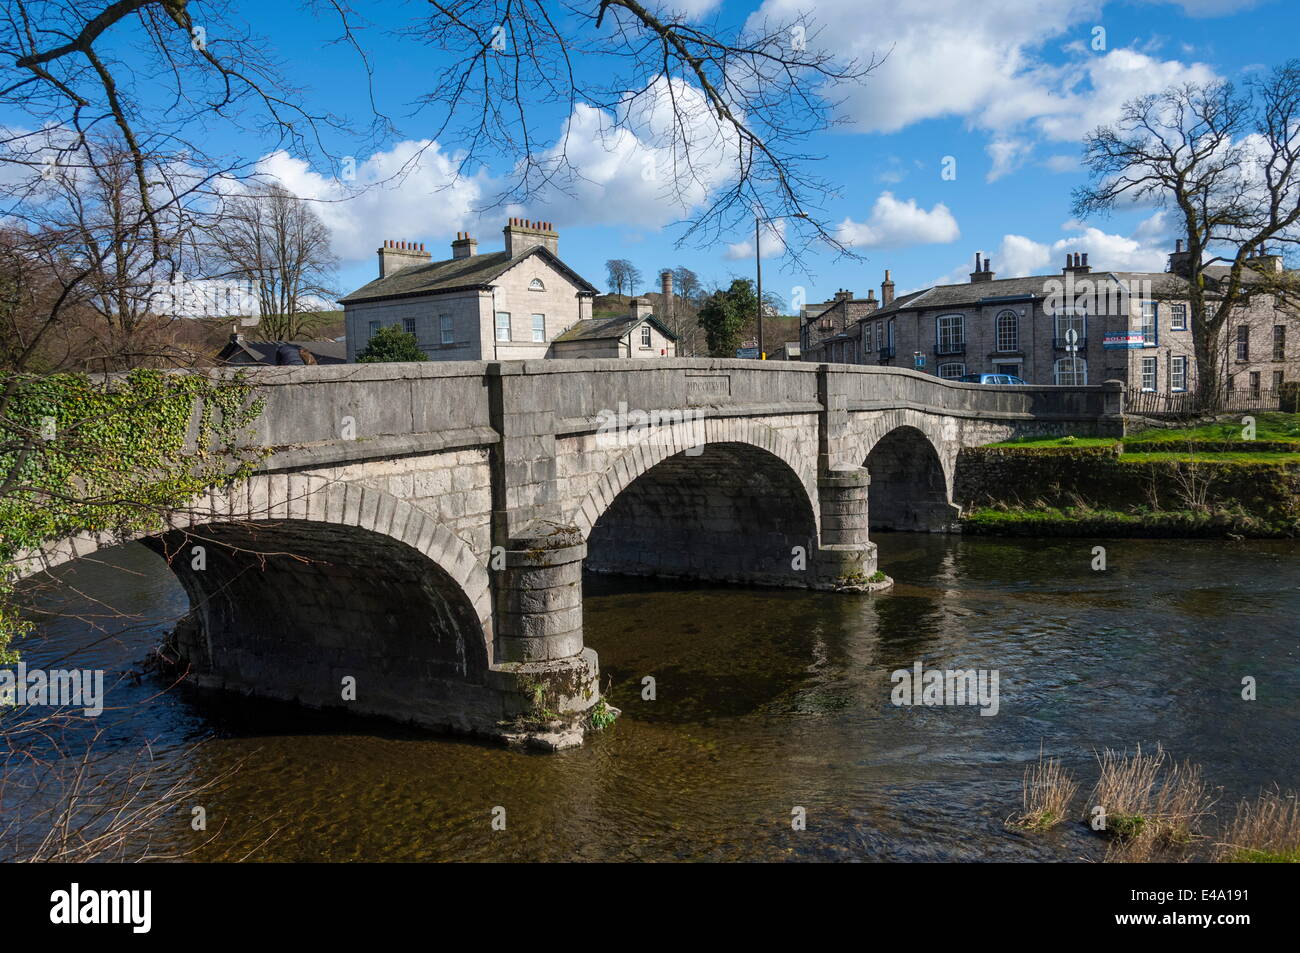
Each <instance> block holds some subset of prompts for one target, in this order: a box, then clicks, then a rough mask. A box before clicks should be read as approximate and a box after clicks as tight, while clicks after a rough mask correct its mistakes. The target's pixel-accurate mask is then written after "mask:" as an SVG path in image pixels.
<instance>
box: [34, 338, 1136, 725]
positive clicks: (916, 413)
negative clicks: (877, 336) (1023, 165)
mask: <svg viewBox="0 0 1300 953" xmlns="http://www.w3.org/2000/svg"><path fill="white" fill-rule="evenodd" d="M253 380H254V382H255V383H256V385H257V386H258V388H259V389H260V392H261V394H262V395H263V397H264V398H265V401H266V409H265V411H264V413H263V414H262V417H261V419H260V421H259V423H258V427H259V431H258V433H257V436H256V441H257V443H258V444H259V445H260V446H261V447H264V448H265V449H266V450H267V451H268V455H267V457H266V458H265V462H264V465H263V467H262V469H261V471H260V472H259V473H258V474H257V475H256V476H254V477H253V478H252V479H251V480H249V481H247V482H246V483H244V484H240V485H238V486H236V487H234V488H233V489H229V490H224V491H213V492H212V493H211V494H210V495H209V496H208V497H206V498H205V499H203V500H200V501H198V502H197V503H196V504H195V505H194V506H193V507H191V508H190V509H189V510H187V511H186V512H185V513H182V514H178V515H177V516H176V517H175V518H174V519H173V520H172V521H171V523H170V524H169V526H170V528H169V529H167V530H166V531H164V532H161V533H159V534H158V535H155V536H151V537H148V538H146V539H145V542H146V544H147V545H149V546H151V547H152V548H153V549H154V550H155V551H157V552H159V553H161V554H163V555H164V556H165V557H166V558H167V559H168V563H169V565H170V567H171V569H172V570H173V571H174V572H175V573H176V575H177V576H178V578H179V579H180V581H181V583H182V584H183V585H184V587H185V589H186V591H187V592H188V594H189V597H190V600H191V603H192V610H191V613H190V616H189V617H188V619H187V620H186V622H185V623H183V624H182V625H181V626H180V627H179V628H178V630H177V641H178V646H179V649H180V651H181V653H182V655H183V657H184V659H185V661H186V662H187V663H188V665H189V671H190V677H191V679H192V681H193V682H195V683H197V684H198V685H200V686H207V687H214V688H222V689H233V690H237V691H242V692H246V693H252V694H258V695H262V696H269V697H275V698H281V699H287V700H293V701H298V702H301V703H304V704H308V705H313V706H328V707H336V706H341V707H346V708H348V709H350V710H352V711H356V712H361V713H368V714H380V715H385V716H389V717H394V718H398V719H402V720H408V721H413V722H416V723H420V724H425V725H430V726H437V727H441V728H449V729H453V730H459V731H466V732H475V733H481V734H489V735H496V736H503V737H506V738H508V739H512V740H528V741H532V742H534V743H537V744H540V745H542V746H545V747H559V746H564V745H568V744H574V743H577V742H579V741H580V740H581V737H582V730H583V725H584V724H585V723H586V721H587V715H588V714H589V711H590V709H591V708H592V707H593V706H594V705H596V704H597V703H598V702H599V689H598V682H597V663H596V654H595V652H594V651H593V650H592V649H591V648H588V647H586V646H585V645H584V644H583V633H582V573H583V571H584V569H585V570H588V571H594V572H612V573H628V574H637V575H653V576H664V577H680V578H690V579H706V580H720V581H725V582H730V583H740V584H751V585H768V586H797V587H808V588H826V589H850V590H857V591H861V590H862V589H864V588H870V587H871V585H872V582H873V574H875V573H876V571H877V566H876V547H875V545H874V544H873V543H872V542H871V541H870V538H869V531H870V530H872V529H877V528H885V529H904V530H930V531H943V530H945V529H948V528H950V527H952V525H953V522H954V520H955V518H956V517H957V515H958V510H957V507H956V506H954V504H953V502H952V486H953V471H954V468H955V465H956V459H957V453H958V451H959V450H960V449H961V448H962V447H964V446H972V445H978V444H984V443H990V442H993V441H997V440H1003V439H1006V438H1008V437H1012V436H1021V435H1026V436H1027V435H1046V434H1055V433H1062V432H1072V433H1079V434H1120V433H1122V429H1123V423H1122V420H1123V418H1122V406H1121V399H1122V398H1121V393H1122V391H1121V388H1120V385H1119V384H1117V383H1108V384H1106V385H1102V386H1093V387H1079V388H1064V387H1016V388H1013V387H988V386H980V385H974V384H958V383H949V382H945V381H941V380H939V379H937V378H935V377H932V376H929V375H925V374H919V373H915V372H913V371H908V370H892V369H885V368H875V367H853V366H840V365H813V364H797V363H779V362H763V363H760V362H755V361H732V360H675V361H660V362H654V361H644V362H642V361H617V360H587V361H557V360H549V361H535V362H533V361H528V362H510V363H480V362H465V363H422V364H375V365H346V366H333V367H308V368H303V367H298V368H263V369H258V370H256V371H254V372H253ZM122 541H123V540H121V539H118V538H102V537H94V538H91V537H84V538H77V539H72V540H66V541H64V542H63V543H61V544H59V545H57V546H52V547H50V548H49V549H48V550H47V551H45V552H42V553H39V554H33V555H32V556H30V557H29V558H28V560H27V561H26V563H25V565H24V572H26V573H31V572H35V571H39V570H41V569H46V568H50V567H52V566H54V565H57V564H58V563H60V562H63V561H66V560H67V559H70V558H73V557H76V556H81V555H85V554H87V553H89V552H91V551H93V550H95V549H97V548H99V547H101V546H106V545H116V544H119V543H121V542H122ZM195 547H202V554H203V558H202V559H196V558H194V554H196V553H197V552H199V551H198V550H195ZM876 584H877V585H880V584H887V578H886V579H885V580H884V582H883V583H882V582H881V581H880V580H879V578H878V577H877V578H876ZM349 683H350V684H352V685H354V688H353V689H351V690H349V689H348V687H347V686H348V684H349Z"/></svg>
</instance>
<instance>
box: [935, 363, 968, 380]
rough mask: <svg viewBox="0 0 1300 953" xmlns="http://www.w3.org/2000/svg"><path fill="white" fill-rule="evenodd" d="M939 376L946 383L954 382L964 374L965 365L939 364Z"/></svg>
mask: <svg viewBox="0 0 1300 953" xmlns="http://www.w3.org/2000/svg"><path fill="white" fill-rule="evenodd" d="M938 373H939V376H940V377H942V378H943V379H944V380H946V381H955V380H956V379H957V378H959V377H961V376H962V375H963V374H965V373H966V365H965V364H940V365H939V369H938Z"/></svg>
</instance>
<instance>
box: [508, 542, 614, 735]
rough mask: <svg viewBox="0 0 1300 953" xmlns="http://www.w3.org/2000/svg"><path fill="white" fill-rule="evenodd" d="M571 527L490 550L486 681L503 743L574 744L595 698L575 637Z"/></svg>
mask: <svg viewBox="0 0 1300 953" xmlns="http://www.w3.org/2000/svg"><path fill="white" fill-rule="evenodd" d="M586 555H587V546H586V544H585V543H584V542H583V540H582V537H581V535H580V534H578V533H577V532H576V531H575V530H572V529H565V528H560V529H555V530H553V531H551V532H549V533H547V534H546V535H541V534H538V535H533V536H529V537H525V538H522V539H515V540H512V541H511V544H510V546H509V548H506V549H504V550H503V551H502V552H499V553H497V554H495V555H494V557H493V559H494V564H493V567H492V568H493V569H494V573H493V578H494V581H495V587H496V606H497V615H496V618H497V626H496V642H495V646H494V649H495V651H494V656H495V664H494V665H493V666H492V671H491V673H490V675H489V684H490V685H491V686H492V687H494V688H496V689H497V690H498V691H500V692H502V694H503V698H502V703H503V706H504V710H505V715H506V722H505V724H504V725H503V726H502V728H503V730H502V734H503V736H504V737H506V738H507V740H511V741H522V742H526V743H529V744H533V745H536V746H540V747H545V748H551V749H555V748H565V747H570V746H572V745H576V744H581V742H582V737H583V733H584V726H585V723H586V719H587V712H588V710H589V709H590V708H591V707H592V706H593V705H595V704H596V703H597V702H598V701H599V700H600V686H599V671H600V670H599V664H598V662H597V659H596V653H595V651H593V650H592V649H588V648H585V647H584V646H583V642H582V562H583V560H584V559H585V558H586Z"/></svg>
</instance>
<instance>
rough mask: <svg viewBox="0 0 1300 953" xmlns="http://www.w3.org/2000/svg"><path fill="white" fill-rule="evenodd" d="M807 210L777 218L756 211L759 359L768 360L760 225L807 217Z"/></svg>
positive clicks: (755, 250)
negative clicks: (764, 330) (764, 320)
mask: <svg viewBox="0 0 1300 953" xmlns="http://www.w3.org/2000/svg"><path fill="white" fill-rule="evenodd" d="M807 217H808V215H807V214H806V213H805V212H796V213H795V214H794V215H778V216H777V217H776V218H759V217H758V213H757V212H756V213H754V275H755V277H757V279H758V281H757V282H756V284H757V291H758V359H759V360H760V361H766V360H767V351H765V350H764V349H763V249H762V248H760V247H759V244H758V227H759V225H760V224H762V223H766V224H768V225H771V224H772V223H773V222H780V221H783V220H784V219H787V218H807Z"/></svg>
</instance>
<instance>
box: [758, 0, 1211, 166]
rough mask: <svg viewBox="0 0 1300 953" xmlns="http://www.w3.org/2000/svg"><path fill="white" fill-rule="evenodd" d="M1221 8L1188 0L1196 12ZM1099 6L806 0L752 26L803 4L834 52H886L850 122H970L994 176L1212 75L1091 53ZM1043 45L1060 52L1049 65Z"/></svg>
mask: <svg viewBox="0 0 1300 953" xmlns="http://www.w3.org/2000/svg"><path fill="white" fill-rule="evenodd" d="M1216 5H1219V4H1217V3H1216V2H1215V0H1200V2H1197V0H1185V6H1187V7H1191V8H1196V9H1198V10H1200V9H1205V10H1208V9H1209V8H1210V7H1211V6H1216ZM1104 6H1105V2H1104V0H999V2H998V3H994V4H988V3H977V2H971V0H915V2H911V3H906V4H900V3H897V2H896V0H818V2H817V3H816V5H815V7H810V5H809V3H808V0H765V2H764V3H763V5H762V7H761V8H760V9H759V11H758V12H757V13H756V14H754V17H753V18H751V22H756V21H757V20H758V19H760V18H767V19H768V20H771V21H777V20H781V19H789V18H791V17H793V16H794V15H796V14H797V13H798V12H799V11H800V10H804V9H807V10H809V11H810V12H811V14H812V16H813V17H814V18H815V21H816V23H817V24H818V25H819V26H820V27H821V28H822V33H821V37H822V39H823V41H824V40H825V39H826V38H827V37H832V38H834V39H833V45H832V46H831V50H830V51H831V52H833V53H837V54H839V55H842V56H846V57H847V56H853V57H856V58H857V59H858V60H859V61H868V60H870V59H871V58H872V57H877V58H878V57H879V56H881V55H883V54H886V53H888V57H887V58H886V59H885V61H884V63H883V64H882V65H880V66H879V67H878V68H877V69H876V70H875V71H874V72H873V73H872V74H871V75H870V76H869V77H868V78H867V79H866V80H865V82H864V83H862V84H861V85H860V86H856V87H853V88H851V89H848V90H845V91H843V92H844V95H845V99H844V105H843V110H844V112H845V114H846V116H847V118H849V119H850V120H851V121H852V122H853V123H854V124H855V126H856V127H857V128H858V129H860V130H863V131H872V132H895V131H897V130H899V129H902V128H904V127H906V126H909V125H911V124H913V123H916V122H920V121H922V120H926V119H937V118H943V117H957V118H961V119H964V120H965V121H966V123H967V124H968V125H969V126H970V127H972V128H975V129H980V130H983V131H986V132H988V133H989V134H990V135H991V137H992V141H991V143H990V145H989V146H988V151H989V154H990V159H991V169H990V171H989V173H988V178H989V180H990V181H992V180H995V179H998V178H1000V177H1002V176H1003V175H1006V174H1007V173H1008V172H1010V171H1012V170H1014V169H1015V168H1017V167H1018V166H1019V165H1021V164H1022V163H1023V162H1024V161H1025V160H1026V159H1027V158H1028V156H1029V153H1030V151H1031V149H1032V147H1033V144H1032V139H1031V137H1032V138H1041V139H1047V140H1059V141H1067V140H1072V141H1077V140H1078V139H1079V138H1080V137H1081V136H1083V135H1084V133H1086V132H1087V131H1088V130H1089V129H1091V128H1092V127H1094V126H1096V125H1098V124H1100V123H1106V122H1110V121H1113V120H1114V119H1115V117H1116V115H1117V113H1118V110H1119V107H1120V105H1121V104H1122V103H1123V102H1124V101H1126V100H1128V99H1131V98H1133V97H1134V96H1139V95H1142V94H1143V93H1147V92H1153V91H1157V90H1160V89H1163V88H1165V87H1166V86H1168V85H1170V84H1172V83H1179V82H1187V81H1193V82H1201V81H1205V80H1208V79H1213V78H1214V71H1213V70H1211V69H1210V68H1209V67H1208V66H1205V65H1203V64H1199V63H1183V62H1181V61H1179V60H1161V59H1159V58H1157V57H1156V56H1154V55H1151V53H1150V52H1140V51H1138V50H1134V49H1127V48H1124V49H1111V50H1109V51H1106V52H1094V51H1093V50H1092V49H1091V47H1090V42H1091V39H1092V34H1091V32H1090V31H1091V28H1092V26H1094V25H1097V24H1100V22H1101V13H1102V8H1103V7H1104ZM882 27H883V28H882ZM1061 40H1068V41H1070V42H1066V43H1061V42H1059V41H1061ZM1051 44H1054V45H1051ZM1049 45H1050V46H1049ZM1045 51H1047V52H1050V53H1051V54H1052V55H1053V56H1057V55H1061V56H1064V57H1065V59H1064V61H1063V62H1049V61H1048V60H1047V59H1046V58H1045V57H1044V52H1045Z"/></svg>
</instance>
